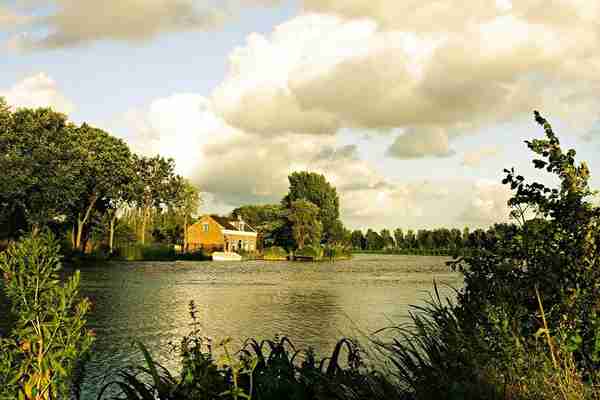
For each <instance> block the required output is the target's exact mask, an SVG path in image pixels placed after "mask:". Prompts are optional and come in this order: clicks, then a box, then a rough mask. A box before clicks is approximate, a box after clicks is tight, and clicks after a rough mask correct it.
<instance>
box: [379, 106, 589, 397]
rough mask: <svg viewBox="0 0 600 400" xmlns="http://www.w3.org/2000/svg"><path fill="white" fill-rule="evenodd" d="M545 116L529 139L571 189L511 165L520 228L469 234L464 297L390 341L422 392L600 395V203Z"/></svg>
mask: <svg viewBox="0 0 600 400" xmlns="http://www.w3.org/2000/svg"><path fill="white" fill-rule="evenodd" d="M535 119H536V121H537V122H538V123H539V124H540V125H542V126H543V128H544V131H545V134H546V138H545V139H534V140H532V141H530V142H526V143H527V145H528V147H529V148H530V149H531V150H532V151H533V152H534V153H535V154H537V155H538V156H540V158H539V159H535V160H534V161H533V162H534V165H535V167H536V168H539V169H546V171H547V172H550V173H552V174H554V175H556V177H557V178H558V180H559V182H560V186H559V187H558V188H549V187H546V186H545V185H543V184H541V183H537V182H533V183H527V182H526V180H525V178H524V177H522V176H520V175H517V174H516V173H515V171H514V169H511V170H505V173H506V178H505V179H504V181H503V182H504V183H505V184H508V185H510V187H511V189H513V191H514V195H513V197H512V198H511V199H510V200H509V205H510V206H511V207H512V208H513V211H512V213H511V215H512V217H513V218H515V219H516V222H517V224H498V225H495V226H494V227H493V228H492V229H490V230H488V232H484V231H482V230H475V231H474V232H469V231H468V230H466V229H465V231H464V232H463V235H462V239H463V245H465V246H469V247H470V249H469V251H468V252H467V253H466V254H465V255H464V257H461V258H458V259H457V260H455V261H453V262H452V263H451V265H452V266H453V267H454V268H456V269H457V270H459V271H461V272H462V273H463V274H464V281H465V284H464V288H463V289H461V290H459V291H458V292H457V304H456V305H454V304H450V303H447V304H442V302H441V301H440V300H439V296H438V297H437V300H436V301H434V302H431V303H430V304H429V306H428V307H425V308H421V309H418V310H417V311H418V313H417V314H413V315H412V322H413V325H414V326H413V329H412V330H411V331H405V330H404V331H401V335H400V337H399V338H397V339H396V340H394V342H393V343H391V344H390V343H386V344H385V345H383V348H384V349H385V350H386V351H388V352H389V353H388V354H391V357H392V359H393V363H394V365H395V366H396V373H397V375H398V378H399V379H400V381H401V382H403V383H404V384H405V386H406V387H407V388H408V389H409V390H410V392H412V393H413V395H414V397H415V398H417V399H433V398H435V399H438V398H449V399H452V398H461V399H462V398H472V399H495V398H497V399H506V398H510V399H547V398H552V399H554V398H560V399H582V398H589V399H598V398H600V389H599V386H598V383H599V382H600V381H599V379H598V378H599V375H598V370H599V368H600V357H599V350H600V347H599V343H600V340H599V338H600V320H599V312H600V308H599V306H600V303H599V302H598V299H599V298H600V293H599V291H600V262H599V261H600V252H598V249H600V247H599V245H600V229H599V227H600V209H599V208H598V207H597V206H595V205H593V204H592V203H591V202H590V201H589V199H590V197H591V195H592V194H593V192H592V191H591V190H590V189H589V186H588V180H589V171H588V169H587V166H586V165H585V163H582V164H580V165H577V164H576V163H575V158H574V157H575V151H574V150H568V151H566V152H564V151H563V150H562V149H561V147H560V143H559V140H558V138H557V137H556V136H555V134H554V132H553V131H552V128H551V127H550V125H549V124H548V122H547V121H546V120H545V119H543V118H542V117H541V116H540V115H539V114H538V113H537V112H536V113H535ZM417 236H419V235H417ZM421 236H423V234H421ZM451 238H452V240H453V241H455V243H456V241H457V235H456V234H455V233H452V232H451ZM406 240H407V239H406V237H405V241H406ZM440 393H443V394H444V395H443V396H445V397H441V396H440Z"/></svg>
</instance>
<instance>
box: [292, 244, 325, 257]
mask: <svg viewBox="0 0 600 400" xmlns="http://www.w3.org/2000/svg"><path fill="white" fill-rule="evenodd" d="M324 253H325V251H324V249H323V247H322V246H321V245H320V244H310V245H307V246H304V247H303V248H301V249H298V250H296V251H295V252H294V259H296V260H307V261H320V260H322V259H323V255H324Z"/></svg>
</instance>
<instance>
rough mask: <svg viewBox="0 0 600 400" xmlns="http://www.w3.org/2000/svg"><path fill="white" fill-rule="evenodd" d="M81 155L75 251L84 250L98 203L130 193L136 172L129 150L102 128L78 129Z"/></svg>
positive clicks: (76, 208)
mask: <svg viewBox="0 0 600 400" xmlns="http://www.w3.org/2000/svg"><path fill="white" fill-rule="evenodd" d="M76 133H77V136H78V139H79V140H78V143H79V146H80V151H79V153H80V154H81V157H82V158H81V167H80V169H79V173H80V175H79V176H78V180H79V187H80V189H81V193H80V196H79V199H78V201H77V204H76V206H75V210H76V222H77V233H76V237H75V243H74V244H75V248H77V249H80V250H82V249H81V245H82V240H81V239H82V235H83V231H84V228H85V226H86V224H87V223H88V221H89V218H90V215H91V213H92V211H93V210H94V208H95V207H96V205H97V204H98V202H99V201H101V200H102V201H105V202H110V201H111V200H113V199H117V198H118V197H119V196H124V193H125V192H126V191H128V190H129V187H130V185H131V184H132V183H133V182H134V179H135V169H134V164H133V158H132V154H131V152H130V151H129V147H128V146H127V145H126V144H125V142H123V141H122V140H121V139H117V138H115V137H114V136H111V135H109V134H108V133H106V132H104V131H103V130H101V129H98V128H94V127H92V126H90V125H88V124H85V123H84V124H83V125H82V126H81V127H80V128H78V129H77V132H76Z"/></svg>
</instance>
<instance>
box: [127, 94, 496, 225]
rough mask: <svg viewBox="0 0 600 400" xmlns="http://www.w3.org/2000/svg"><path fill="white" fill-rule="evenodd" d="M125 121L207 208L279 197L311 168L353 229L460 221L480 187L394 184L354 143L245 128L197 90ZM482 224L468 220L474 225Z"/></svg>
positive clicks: (139, 145) (140, 147)
mask: <svg viewBox="0 0 600 400" xmlns="http://www.w3.org/2000/svg"><path fill="white" fill-rule="evenodd" d="M122 122H125V123H126V124H127V126H128V130H129V131H130V132H132V133H133V134H132V135H130V136H129V137H128V141H129V142H130V143H131V144H132V146H133V147H134V149H136V150H137V151H143V152H144V153H146V154H154V153H156V152H159V153H160V154H162V155H163V156H168V157H173V158H175V160H176V163H177V166H178V172H179V173H182V174H184V175H185V176H186V177H188V178H190V179H191V180H192V181H193V182H194V183H195V184H196V185H197V186H198V187H199V188H200V189H201V190H202V191H203V192H204V193H205V197H206V199H207V202H206V203H205V206H204V211H205V212H221V213H224V212H228V211H229V210H231V209H232V208H234V207H236V206H239V205H241V204H260V203H272V202H279V200H280V199H281V197H283V195H285V193H286V192H287V189H288V181H287V176H288V175H289V173H291V172H293V171H296V170H309V171H313V172H317V173H322V174H324V175H325V176H326V177H327V179H328V180H329V181H330V182H331V183H332V184H333V185H334V186H336V188H337V189H338V193H339V195H340V202H341V213H342V218H343V220H344V222H345V223H346V224H348V226H350V227H352V228H358V227H374V228H377V229H381V228H383V227H388V228H392V227H396V226H402V227H412V228H420V227H434V226H463V225H465V224H466V222H465V221H464V220H462V219H461V215H460V212H461V211H462V210H463V209H464V208H466V207H467V206H469V205H470V203H471V199H472V196H473V195H474V194H475V189H476V187H475V186H474V185H473V184H470V183H469V182H468V180H459V181H443V180H432V181H415V182H404V183H402V182H394V181H391V180H389V179H388V178H386V177H385V176H384V175H382V174H381V173H380V172H378V171H377V169H376V168H375V167H374V166H373V165H371V164H370V163H368V162H367V161H365V160H362V159H361V158H360V156H359V153H358V149H357V147H356V146H355V145H343V146H341V145H339V144H338V142H337V138H336V137H335V136H333V135H312V134H301V133H286V134H280V135H276V136H270V135H264V136H263V135H255V134H251V133H247V132H244V131H242V130H240V129H237V128H234V127H231V126H230V125H228V124H227V123H226V122H225V121H224V120H223V119H221V118H220V117H219V116H217V115H216V114H215V112H214V109H213V106H212V104H211V103H210V102H209V101H208V99H206V98H204V97H202V96H199V95H193V94H187V95H174V96H170V97H168V98H164V99H158V100H156V101H154V102H152V103H151V104H150V106H148V107H147V108H143V109H139V110H132V111H130V112H128V113H127V114H126V115H125V116H124V117H123V120H122ZM482 221H483V220H482V219H480V220H478V221H473V220H472V219H470V223H471V225H473V224H475V225H477V224H479V223H482ZM485 221H487V220H485Z"/></svg>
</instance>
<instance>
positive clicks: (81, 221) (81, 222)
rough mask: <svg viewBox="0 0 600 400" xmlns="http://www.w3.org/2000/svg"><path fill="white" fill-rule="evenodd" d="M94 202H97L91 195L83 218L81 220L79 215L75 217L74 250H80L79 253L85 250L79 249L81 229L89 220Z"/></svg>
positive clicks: (94, 196)
mask: <svg viewBox="0 0 600 400" xmlns="http://www.w3.org/2000/svg"><path fill="white" fill-rule="evenodd" d="M96 200H97V197H96V195H93V196H92V198H91V201H90V205H89V206H88V208H87V210H86V211H85V215H84V216H83V219H82V218H81V214H79V215H78V216H77V238H76V239H75V248H77V249H78V250H81V251H84V250H85V249H82V248H81V244H82V243H81V236H82V235H83V228H84V227H85V224H86V223H87V221H88V219H89V218H90V214H91V213H92V209H93V208H94V206H95V205H96Z"/></svg>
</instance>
